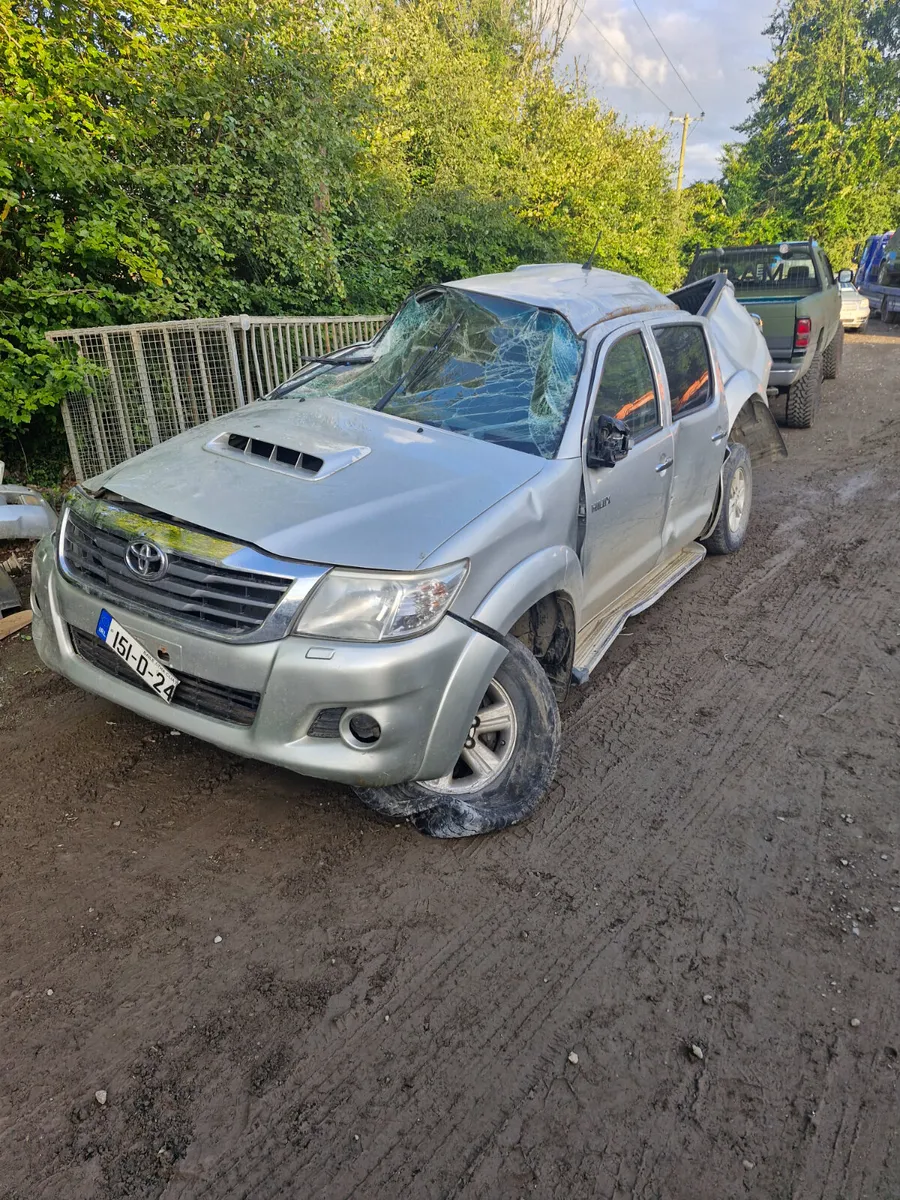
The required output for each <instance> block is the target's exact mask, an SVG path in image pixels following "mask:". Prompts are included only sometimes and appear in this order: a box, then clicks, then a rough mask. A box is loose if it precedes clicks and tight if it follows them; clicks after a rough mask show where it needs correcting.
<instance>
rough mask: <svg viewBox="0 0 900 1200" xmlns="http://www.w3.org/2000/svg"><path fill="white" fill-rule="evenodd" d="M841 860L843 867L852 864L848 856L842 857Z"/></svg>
mask: <svg viewBox="0 0 900 1200" xmlns="http://www.w3.org/2000/svg"><path fill="white" fill-rule="evenodd" d="M839 861H840V864H841V866H842V867H849V866H850V863H849V862H848V860H847V859H846V858H842V859H840V860H839Z"/></svg>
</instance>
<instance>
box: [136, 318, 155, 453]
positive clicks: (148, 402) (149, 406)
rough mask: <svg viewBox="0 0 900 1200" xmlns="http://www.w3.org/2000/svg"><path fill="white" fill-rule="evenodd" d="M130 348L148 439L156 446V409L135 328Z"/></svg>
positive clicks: (142, 351)
mask: <svg viewBox="0 0 900 1200" xmlns="http://www.w3.org/2000/svg"><path fill="white" fill-rule="evenodd" d="M131 348H132V350H134V361H135V365H136V367H137V373H138V379H139V381H140V384H141V395H142V396H143V398H144V409H145V411H146V413H147V425H148V426H149V428H150V441H151V442H152V443H153V445H154V446H158V445H159V426H158V425H157V423H156V411H155V409H154V408H153V392H152V391H151V389H150V376H149V375H148V374H147V364H146V362H144V344H143V342H142V341H141V335H140V334H139V333H138V331H137V330H136V329H132V331H131Z"/></svg>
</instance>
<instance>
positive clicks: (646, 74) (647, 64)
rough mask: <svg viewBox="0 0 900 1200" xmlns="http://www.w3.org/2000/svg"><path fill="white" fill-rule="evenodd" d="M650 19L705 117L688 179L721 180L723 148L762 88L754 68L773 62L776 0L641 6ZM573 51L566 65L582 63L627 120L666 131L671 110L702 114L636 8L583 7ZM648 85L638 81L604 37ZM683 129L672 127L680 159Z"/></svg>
mask: <svg viewBox="0 0 900 1200" xmlns="http://www.w3.org/2000/svg"><path fill="white" fill-rule="evenodd" d="M640 2H641V8H642V9H643V11H644V13H645V15H646V16H647V19H648V20H649V22H650V24H651V25H652V26H653V29H654V31H655V33H656V36H657V37H658V38H659V40H660V41H661V42H662V44H663V46H664V47H665V49H666V51H667V52H668V54H669V56H670V58H671V59H672V61H673V62H674V63H675V65H676V66H677V68H678V70H679V72H680V73H681V75H682V76H683V77H684V80H685V82H686V83H687V85H688V87H689V88H690V91H691V92H693V94H694V95H695V96H696V98H697V101H699V104H700V105H701V106H702V109H703V111H704V112H705V114H706V116H705V118H704V120H703V122H702V123H700V124H698V125H696V126H694V127H693V129H692V132H691V137H690V140H689V142H688V145H687V153H686V155H685V164H686V167H685V179H686V181H687V182H688V183H690V182H693V180H695V179H711V178H716V177H717V176H718V174H719V167H718V161H717V160H718V157H719V155H720V153H721V148H722V145H723V143H725V142H729V141H735V140H737V139H738V137H739V135H738V134H736V133H735V132H734V126H735V125H738V124H739V123H740V122H741V121H742V120H743V119H744V118H745V117H746V115H747V113H748V111H749V107H748V100H749V98H750V97H751V96H752V95H753V93H754V92H755V91H756V88H757V87H758V85H759V77H758V75H757V74H756V72H755V71H754V69H753V68H754V67H758V66H761V65H762V64H764V63H765V62H766V60H767V58H768V55H769V50H770V44H769V40H768V38H766V37H764V36H763V34H762V30H763V29H764V28H765V26H766V25H767V24H768V22H769V17H770V14H771V11H772V8H773V6H774V0H720V2H719V3H715V0H680V2H679V3H678V4H675V5H672V4H668V3H666V0H640ZM583 3H584V11H585V14H586V15H581V16H578V19H577V20H576V22H575V24H574V25H573V27H572V32H571V33H570V35H569V39H568V41H567V43H566V49H565V53H564V56H563V65H564V66H566V65H567V66H571V65H573V64H574V63H575V62H576V61H577V63H578V67H579V72H580V73H581V75H582V78H583V79H584V80H585V81H586V83H587V85H588V86H589V87H590V88H591V90H592V91H593V92H594V93H595V94H596V95H597V96H598V98H599V99H601V100H602V101H604V102H605V103H606V104H609V105H610V107H612V108H614V109H615V110H616V111H617V112H620V113H621V114H622V115H623V116H625V117H627V118H628V119H630V120H632V121H636V122H640V123H642V124H653V125H657V126H660V125H664V124H665V123H666V122H667V121H668V116H669V112H670V110H671V111H673V112H675V113H677V114H678V115H679V116H680V115H681V114H682V113H685V112H690V113H692V114H693V115H696V114H697V105H696V104H695V103H694V101H693V100H692V98H691V96H690V95H689V94H688V92H687V91H686V89H685V87H684V85H683V84H682V83H681V81H680V80H679V79H678V77H677V75H676V74H675V72H674V71H673V70H672V68H671V67H670V65H669V63H668V62H667V61H666V58H665V55H664V54H663V53H662V51H661V50H660V48H659V46H658V45H657V44H656V42H655V41H654V40H653V37H652V36H651V34H650V32H649V30H648V29H647V26H646V25H645V24H644V22H643V21H642V20H641V16H640V14H639V13H638V11H637V9H636V8H635V7H634V4H633V2H632V0H583ZM588 17H589V18H590V19H591V20H592V21H593V22H594V23H595V24H596V25H597V26H598V27H599V29H600V30H602V32H603V35H604V37H605V38H606V39H607V40H608V41H609V42H610V43H611V44H612V45H613V46H614V47H615V49H616V50H617V51H618V52H619V54H620V55H621V56H622V57H623V58H624V59H626V60H627V61H628V62H629V63H630V64H631V65H632V66H633V67H634V69H635V71H636V72H637V73H638V75H640V76H641V78H642V79H643V80H645V81H646V83H647V84H648V85H649V88H650V89H652V92H653V93H656V95H655V96H654V95H653V94H651V91H650V90H648V89H647V88H646V87H644V86H643V85H642V84H641V83H639V82H638V80H637V79H635V77H634V75H632V74H631V72H630V71H629V70H628V68H627V67H626V66H625V64H624V63H623V62H622V61H621V59H620V58H617V57H616V55H615V54H614V53H613V51H612V50H611V49H610V48H609V46H608V45H607V44H606V43H605V42H604V40H603V38H602V37H600V35H599V34H598V33H597V30H596V29H595V28H594V27H593V26H592V25H591V23H590V21H589V20H588V19H587V18H588ZM680 132H681V130H680V126H677V127H676V126H673V127H672V133H673V149H672V153H673V158H677V154H678V138H679V137H680Z"/></svg>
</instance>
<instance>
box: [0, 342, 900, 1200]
mask: <svg viewBox="0 0 900 1200" xmlns="http://www.w3.org/2000/svg"><path fill="white" fill-rule="evenodd" d="M786 437H787V441H788V446H789V449H790V455H791V456H790V458H789V459H788V460H786V461H785V462H783V463H781V464H778V465H775V466H772V467H769V468H766V469H765V470H762V471H759V472H757V474H756V476H755V479H754V515H753V520H752V525H751V534H750V539H749V543H748V545H747V546H746V547H745V549H744V551H743V552H742V553H741V554H739V555H737V556H734V557H730V558H724V559H716V560H708V561H707V562H705V563H704V564H703V565H702V566H701V567H700V568H699V569H698V570H696V571H695V572H693V573H692V574H691V575H689V576H688V577H687V578H686V579H685V580H684V581H683V582H682V583H680V584H679V585H678V586H677V587H676V588H675V589H674V590H673V591H672V592H670V593H669V594H668V595H667V596H666V597H665V598H664V599H663V601H662V602H660V603H659V604H658V605H657V606H656V607H655V608H653V609H651V610H649V611H648V612H647V613H645V614H643V615H642V616H641V617H639V618H637V619H636V620H634V621H631V622H630V623H629V624H628V626H626V629H625V631H624V633H623V635H622V636H621V637H620V638H619V640H618V642H617V643H616V645H615V646H614V648H613V651H612V652H611V654H610V655H609V656H608V658H607V659H606V660H605V661H604V663H603V664H602V665H601V667H600V668H599V669H598V671H597V672H596V673H595V676H594V677H593V678H592V680H591V683H590V685H589V686H588V687H587V688H585V689H583V690H581V691H580V692H579V693H578V694H577V695H575V696H573V697H572V698H571V699H570V701H569V702H568V704H567V706H566V712H565V714H564V718H565V719H564V740H563V757H562V766H561V770H560V773H559V777H558V782H557V784H556V786H555V787H554V790H553V792H552V794H551V795H550V797H549V798H548V800H547V801H546V802H545V803H544V805H543V807H542V808H541V809H540V810H539V813H538V815H537V816H536V817H535V818H534V819H533V820H532V821H530V822H529V823H528V824H527V825H524V826H521V827H518V828H516V829H515V830H512V831H510V832H508V833H506V834H502V835H498V836H495V837H488V838H482V839H474V840H472V841H466V842H459V843H447V842H443V843H437V842H431V841H428V840H427V839H424V838H422V837H420V836H419V835H417V834H415V833H414V832H413V831H412V830H411V829H410V828H409V827H408V826H407V825H404V824H400V825H397V824H394V823H392V822H389V821H385V820H381V819H380V818H378V817H376V816H374V815H373V814H371V813H368V812H366V811H364V810H363V809H361V808H360V807H359V806H358V805H357V804H356V802H355V801H354V800H353V799H352V797H351V796H350V795H349V793H347V792H346V791H345V790H344V789H342V788H340V787H337V786H332V785H329V784H323V783H317V782H315V781H308V780H304V779H299V778H297V777H294V776H291V775H289V774H287V773H285V772H280V771H277V770H274V769H272V768H268V767H263V766H259V765H256V764H253V763H248V762H244V761H242V760H239V759H236V758H232V757H230V756H229V755H227V754H224V753H222V752H220V751H218V750H215V749H213V748H210V747H207V746H204V745H203V744H201V743H199V742H194V741H192V740H191V739H190V738H188V737H173V736H171V735H170V734H169V733H168V731H167V730H165V729H162V728H160V727H157V726H153V725H150V724H148V723H146V722H144V721H142V720H140V719H139V718H137V717H134V716H132V715H130V714H128V713H125V712H123V711H122V710H118V709H116V708H114V707H113V706H111V705H109V704H107V703H106V702H104V701H101V700H99V699H97V698H94V697H91V696H88V695H85V694H82V693H79V692H77V691H76V690H75V689H73V688H71V687H70V686H69V685H68V684H66V683H64V682H62V681H60V680H57V679H55V678H54V677H52V676H51V675H49V674H48V673H46V672H45V671H43V669H42V668H41V667H40V664H39V663H38V661H37V658H36V656H35V654H34V651H33V647H32V646H31V644H30V642H28V641H26V640H24V639H21V638H19V639H14V640H12V641H11V642H8V643H5V644H4V645H3V646H2V648H0V702H2V706H0V795H2V803H0V903H2V913H3V919H2V923H0V1063H2V1068H3V1081H4V1083H3V1087H2V1089H0V1198H2V1200H26V1198H27V1200H35V1198H39V1197H40V1198H46V1200H57V1198H59V1200H81V1198H85V1200H86V1198H88V1197H90V1198H91V1200H126V1198H130V1197H140V1198H148V1200H149V1198H157V1197H165V1198H166V1200H175V1198H178V1200H194V1198H195V1197H196V1198H198V1200H199V1198H207V1200H220V1198H221V1200H224V1198H226V1197H227V1198H229V1200H238V1198H239V1197H241V1198H244V1197H246V1198H248V1200H268V1198H274V1197H301V1198H305V1197H327V1198H328V1200H340V1198H349V1197H365V1198H366V1200H369V1198H375V1197H377V1198H381V1197H384V1198H386V1200H387V1198H390V1200H395V1198H396V1197H400V1196H410V1197H428V1198H430V1197H441V1198H448V1200H449V1198H450V1197H453V1198H456V1197H459V1198H466V1200H474V1198H478V1200H481V1198H484V1200H499V1198H502V1200H505V1198H506V1197H509V1198H513V1197H521V1196H524V1195H536V1196H539V1197H560V1198H564V1200H578V1198H580V1197H595V1196H597V1197H601V1196H602V1197H609V1198H616V1200H619V1198H625V1197H637V1198H643V1200H658V1198H666V1200H707V1198H708V1200H726V1198H731V1197H745V1196H749V1197H758V1198H759V1200H776V1198H777V1200H781V1198H784V1200H856V1198H860V1200H862V1198H863V1197H866V1198H870V1200H897V1198H898V1197H900V1133H898V1127H897V1121H896V1113H897V1111H900V1095H898V1091H900V1089H898V1081H900V1006H898V1003H897V995H898V982H900V980H898V963H900V331H893V330H886V329H882V328H881V326H880V325H879V324H877V323H875V324H873V327H872V333H871V334H867V335H864V336H862V337H859V336H850V337H848V338H847V343H846V353H845V358H844V365H843V372H842V375H841V378H840V379H839V380H838V381H837V382H836V383H829V384H826V385H825V400H824V405H823V410H822V413H821V416H820V418H819V420H818V422H817V424H816V426H815V428H814V429H813V430H811V431H796V432H795V431H787V433H786ZM894 909H897V910H898V911H896V912H895V911H894ZM217 936H219V937H221V938H222V941H221V942H219V943H216V942H215V941H214V938H215V937H217ZM51 991H52V995H50V994H48V992H51ZM704 996H707V997H711V1000H709V1001H708V1002H704ZM851 1019H857V1020H858V1021H859V1022H860V1023H859V1025H858V1027H854V1026H851V1024H850V1022H851ZM692 1045H697V1046H699V1047H700V1048H701V1049H702V1052H703V1058H702V1060H701V1059H699V1058H697V1057H695V1056H694V1055H692V1053H691V1051H690V1047H691V1046H692ZM570 1051H574V1052H575V1053H576V1054H577V1056H578V1062H577V1064H573V1063H571V1062H569V1060H568V1055H569V1053H570ZM98 1089H103V1090H105V1091H106V1092H107V1094H108V1095H107V1101H106V1104H105V1105H104V1106H101V1105H100V1104H98V1103H97V1101H96V1100H95V1099H94V1093H95V1091H97V1090H98ZM747 1163H751V1164H752V1166H747V1165H745V1164H747Z"/></svg>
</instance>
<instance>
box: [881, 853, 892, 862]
mask: <svg viewBox="0 0 900 1200" xmlns="http://www.w3.org/2000/svg"><path fill="white" fill-rule="evenodd" d="M890 857H891V856H890V855H889V854H882V856H881V861H882V862H887V860H888V859H889V858H890Z"/></svg>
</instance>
